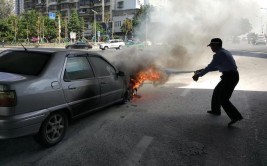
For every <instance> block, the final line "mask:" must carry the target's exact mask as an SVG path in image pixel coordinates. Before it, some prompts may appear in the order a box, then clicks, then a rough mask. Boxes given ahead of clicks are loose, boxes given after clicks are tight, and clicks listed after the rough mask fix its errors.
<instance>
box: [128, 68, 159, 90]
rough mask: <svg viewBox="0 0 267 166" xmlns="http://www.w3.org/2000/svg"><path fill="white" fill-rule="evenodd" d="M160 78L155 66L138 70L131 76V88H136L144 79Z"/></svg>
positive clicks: (154, 79) (156, 79)
mask: <svg viewBox="0 0 267 166" xmlns="http://www.w3.org/2000/svg"><path fill="white" fill-rule="evenodd" d="M160 79H161V74H160V72H159V71H157V70H156V69H155V68H149V69H148V70H144V71H140V72H139V73H138V74H137V75H136V76H135V78H132V80H131V81H132V82H133V86H132V87H133V89H137V88H138V87H139V86H140V85H142V84H143V82H144V81H158V80H160Z"/></svg>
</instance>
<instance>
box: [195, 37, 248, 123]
mask: <svg viewBox="0 0 267 166" xmlns="http://www.w3.org/2000/svg"><path fill="white" fill-rule="evenodd" d="M208 46H210V48H211V50H212V51H213V52H214V53H215V54H214V55H213V59H212V61H211V62H210V64H209V65H208V66H207V67H206V68H204V69H200V70H197V71H196V72H195V74H194V76H193V80H194V81H197V80H198V78H199V77H202V76H204V75H205V74H206V73H208V72H210V71H216V70H219V72H222V76H221V81H220V82H219V83H218V84H217V86H216V87H215V89H214V91H213V95H212V100H211V110H210V111H208V113H210V114H213V115H221V106H222V107H223V109H224V110H225V112H226V114H227V115H228V116H229V118H230V119H231V121H230V122H229V123H228V126H229V127H230V126H231V125H232V124H234V123H236V122H237V121H239V120H242V119H243V117H242V115H241V114H240V113H239V111H238V110H237V109H236V107H235V106H234V105H233V104H232V103H231V102H230V100H229V99H230V98H231V95H232V93H233V91H234V89H235V86H236V85H237V83H238V81H239V74H238V71H237V66H236V63H235V60H234V58H233V56H232V54H231V53H230V52H229V51H227V50H225V49H224V48H222V40H221V39H220V38H214V39H212V40H211V42H210V44H209V45H208Z"/></svg>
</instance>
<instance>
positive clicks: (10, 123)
mask: <svg viewBox="0 0 267 166" xmlns="http://www.w3.org/2000/svg"><path fill="white" fill-rule="evenodd" d="M47 116H48V111H47V110H40V111H36V112H31V113H25V114H21V115H15V116H10V117H0V139H6V138H15V137H20V136H25V135H31V134H36V133H38V131H39V128H40V126H41V124H42V122H43V121H44V119H45V118H46V117H47Z"/></svg>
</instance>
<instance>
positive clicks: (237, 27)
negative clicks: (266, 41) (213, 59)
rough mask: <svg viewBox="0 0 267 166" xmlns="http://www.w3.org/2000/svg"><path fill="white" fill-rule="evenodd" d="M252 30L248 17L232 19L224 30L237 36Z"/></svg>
mask: <svg viewBox="0 0 267 166" xmlns="http://www.w3.org/2000/svg"><path fill="white" fill-rule="evenodd" d="M251 30H252V25H251V24H250V22H249V20H248V19H245V18H242V19H238V20H233V21H232V23H231V24H229V25H228V27H226V29H225V32H226V33H228V35H229V36H239V35H244V34H246V33H249V32H250V31H251Z"/></svg>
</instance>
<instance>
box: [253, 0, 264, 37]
mask: <svg viewBox="0 0 267 166" xmlns="http://www.w3.org/2000/svg"><path fill="white" fill-rule="evenodd" d="M258 3H259V10H258V12H257V14H256V15H254V18H253V17H252V18H250V21H251V23H252V24H253V31H254V32H256V33H262V30H263V31H264V32H265V33H266V31H267V0H258ZM261 8H263V9H261Z"/></svg>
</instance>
